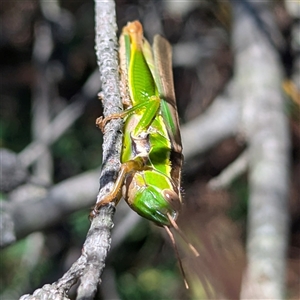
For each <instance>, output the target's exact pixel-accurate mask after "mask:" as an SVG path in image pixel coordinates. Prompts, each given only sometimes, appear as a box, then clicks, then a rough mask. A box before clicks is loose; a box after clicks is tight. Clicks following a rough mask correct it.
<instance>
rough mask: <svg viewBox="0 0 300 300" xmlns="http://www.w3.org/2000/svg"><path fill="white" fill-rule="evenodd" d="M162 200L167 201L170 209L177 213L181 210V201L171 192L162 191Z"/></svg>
mask: <svg viewBox="0 0 300 300" xmlns="http://www.w3.org/2000/svg"><path fill="white" fill-rule="evenodd" d="M162 193H163V195H164V198H165V199H166V200H167V201H168V203H169V204H170V205H171V207H172V208H173V209H174V210H175V211H176V212H178V211H179V210H180V208H181V200H180V198H179V196H178V195H177V194H176V193H175V192H174V191H172V190H163V192H162Z"/></svg>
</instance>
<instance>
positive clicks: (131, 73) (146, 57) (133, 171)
mask: <svg viewBox="0 0 300 300" xmlns="http://www.w3.org/2000/svg"><path fill="white" fill-rule="evenodd" d="M119 58H120V69H121V70H120V74H121V83H120V85H121V91H122V102H123V105H124V111H123V112H122V113H119V114H113V115H110V116H108V117H106V118H102V117H100V118H98V119H97V120H96V124H97V126H98V127H100V128H101V129H102V131H103V129H104V126H105V124H106V123H107V122H108V121H109V120H111V119H115V118H123V119H124V136H123V147H122V154H121V163H122V165H121V169H120V172H119V175H118V177H117V180H116V182H115V185H114V187H113V190H112V191H111V193H110V194H108V195H107V196H106V197H105V198H103V199H102V200H101V201H100V202H98V203H97V204H96V205H95V207H94V210H93V212H92V213H91V216H92V217H93V216H95V215H96V214H97V212H98V210H99V209H100V207H101V206H103V205H106V204H108V203H110V202H115V203H116V204H117V203H118V202H119V201H120V199H121V198H122V197H123V198H124V199H125V201H126V202H127V203H128V205H129V206H130V207H131V208H132V209H133V210H134V211H136V212H137V213H138V214H139V215H141V216H142V217H144V218H146V219H148V220H150V221H153V222H154V223H155V224H157V225H159V226H162V227H164V228H165V229H166V231H167V233H168V234H169V236H170V238H171V241H172V243H173V246H174V248H175V251H176V254H177V256H178V259H179V263H180V269H181V272H182V274H183V277H184V281H185V284H186V287H187V288H188V285H187V283H186V280H185V275H184V271H183V267H182V264H181V260H180V258H179V255H178V250H177V247H176V244H175V240H174V237H173V234H172V232H171V231H170V229H169V227H174V228H175V229H176V230H177V231H178V232H179V234H180V235H181V236H182V238H183V239H184V240H185V241H186V239H185V237H184V235H183V234H182V233H181V231H180V229H179V228H178V226H177V224H176V218H177V216H178V214H179V211H180V208H181V204H182V200H181V194H180V176H181V166H182V161H183V155H182V145H181V137H180V132H179V121H178V114H177V107H176V100H175V92H174V86H173V72H172V51H171V46H170V44H169V42H168V41H167V40H166V39H164V38H163V37H161V36H160V35H156V36H155V37H154V41H153V46H152V48H151V46H150V44H149V43H148V41H147V40H146V39H145V38H144V36H143V28H142V25H141V23H140V22H138V21H134V22H131V23H128V24H127V26H125V27H124V28H123V31H122V34H121V36H120V50H119ZM186 242H187V244H188V246H189V247H190V248H191V250H192V251H193V252H194V254H195V255H196V256H198V255H199V254H198V252H197V250H196V249H195V248H194V247H193V246H192V245H191V244H190V243H189V242H188V241H186Z"/></svg>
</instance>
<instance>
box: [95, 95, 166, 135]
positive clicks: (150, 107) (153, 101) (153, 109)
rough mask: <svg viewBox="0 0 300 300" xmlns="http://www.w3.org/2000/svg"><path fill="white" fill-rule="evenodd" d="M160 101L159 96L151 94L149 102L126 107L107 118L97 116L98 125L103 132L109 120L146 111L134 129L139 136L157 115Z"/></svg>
mask: <svg viewBox="0 0 300 300" xmlns="http://www.w3.org/2000/svg"><path fill="white" fill-rule="evenodd" d="M160 102H161V100H160V98H159V97H157V96H151V97H149V101H148V102H142V103H139V104H136V105H135V106H133V107H131V108H129V109H126V110H124V111H123V112H120V113H116V114H112V115H110V116H107V117H105V118H103V117H102V116H101V117H99V118H97V119H96V126H97V127H98V128H100V129H101V131H102V132H104V127H105V125H106V123H107V122H108V121H110V120H113V119H118V118H122V119H124V118H126V117H128V116H130V115H132V114H135V113H137V112H138V111H140V110H141V111H144V113H143V115H142V117H141V119H140V121H139V123H138V124H137V126H136V128H135V131H134V135H136V136H138V135H139V134H140V133H141V132H143V131H145V130H147V129H148V127H149V126H150V125H151V123H152V121H153V119H154V118H155V117H156V115H157V112H158V110H159V106H160Z"/></svg>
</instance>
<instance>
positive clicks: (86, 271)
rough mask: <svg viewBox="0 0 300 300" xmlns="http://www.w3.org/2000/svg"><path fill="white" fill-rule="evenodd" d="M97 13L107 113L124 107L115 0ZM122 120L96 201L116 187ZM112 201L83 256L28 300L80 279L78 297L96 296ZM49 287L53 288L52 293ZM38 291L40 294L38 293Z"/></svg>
mask: <svg viewBox="0 0 300 300" xmlns="http://www.w3.org/2000/svg"><path fill="white" fill-rule="evenodd" d="M95 12H96V17H95V18H96V54H97V60H98V65H99V69H100V74H101V81H102V87H103V94H104V100H103V105H104V115H105V116H107V115H110V114H112V113H116V112H119V111H120V110H121V107H122V105H121V97H120V91H119V78H118V58H117V48H118V46H117V37H116V29H117V26H116V20H115V3H114V2H113V1H109V0H106V1H103V0H102V1H97V0H95ZM121 126H122V120H113V121H111V122H109V124H108V125H107V126H106V127H105V129H106V132H105V134H104V141H103V165H102V171H101V176H100V191H99V194H98V196H97V201H101V199H102V198H103V196H105V194H108V193H109V192H110V190H111V188H112V187H113V184H114V183H113V181H114V178H115V177H116V176H117V174H118V171H119V167H120V159H119V158H120V152H121V144H122V136H121ZM114 211H115V208H114V205H113V204H110V205H107V206H105V207H102V208H101V209H100V211H99V214H98V215H97V216H96V217H95V218H94V219H93V221H92V224H91V228H90V229H89V232H88V234H87V238H86V241H85V243H84V246H83V250H82V255H81V257H80V258H79V259H78V260H77V261H76V262H75V263H74V264H73V266H72V267H71V269H70V270H69V271H68V272H67V273H66V274H65V275H64V276H63V277H62V278H61V279H60V280H58V281H57V282H56V283H54V284H52V285H46V286H44V287H43V288H42V289H39V290H38V291H36V292H35V294H36V295H35V296H27V295H26V296H23V297H22V298H21V299H22V300H25V299H26V300H27V299H68V298H67V296H66V294H67V292H68V290H69V288H70V287H71V286H72V285H73V284H74V283H75V282H76V281H77V280H78V279H79V278H80V280H81V283H80V285H79V288H78V292H77V298H76V299H85V300H87V299H93V298H94V295H95V293H96V291H97V285H98V283H99V281H100V276H101V274H102V271H103V269H104V266H105V259H106V256H107V252H108V250H109V248H110V242H111V238H110V236H111V233H110V231H111V228H112V227H113V223H112V216H113V214H114ZM49 290H51V291H50V292H49ZM37 293H39V294H38V295H37Z"/></svg>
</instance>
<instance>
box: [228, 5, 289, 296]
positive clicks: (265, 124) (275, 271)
mask: <svg viewBox="0 0 300 300" xmlns="http://www.w3.org/2000/svg"><path fill="white" fill-rule="evenodd" d="M232 3H233V10H234V32H233V39H234V46H235V49H236V56H235V57H236V69H235V72H236V73H235V76H236V78H235V80H236V88H237V89H238V92H239V94H240V99H242V101H243V110H242V125H243V130H244V132H243V133H244V135H245V137H246V139H247V142H248V144H249V147H248V150H249V186H250V195H249V217H248V239H247V253H248V269H247V271H246V274H245V277H244V282H243V286H242V292H241V298H243V299H284V291H285V288H284V286H285V264H286V249H287V244H288V208H287V207H288V205H287V199H288V181H289V149H290V141H289V131H288V121H287V118H286V116H285V114H284V98H283V97H282V91H281V83H282V70H281V66H280V61H279V57H278V54H277V50H276V49H275V48H274V45H272V44H271V43H270V41H269V39H267V38H266V35H265V34H264V33H263V32H262V31H261V28H260V26H258V24H257V23H256V21H255V18H254V17H253V11H254V12H256V13H257V14H258V16H259V17H261V18H262V17H266V18H267V22H268V26H269V28H272V30H273V31H278V29H277V28H276V25H275V21H274V20H273V15H272V13H271V8H272V1H257V2H253V1H252V2H251V3H250V2H247V6H249V5H252V6H253V10H252V11H249V9H247V6H246V5H245V1H233V2H232ZM263 20H264V19H263Z"/></svg>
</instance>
